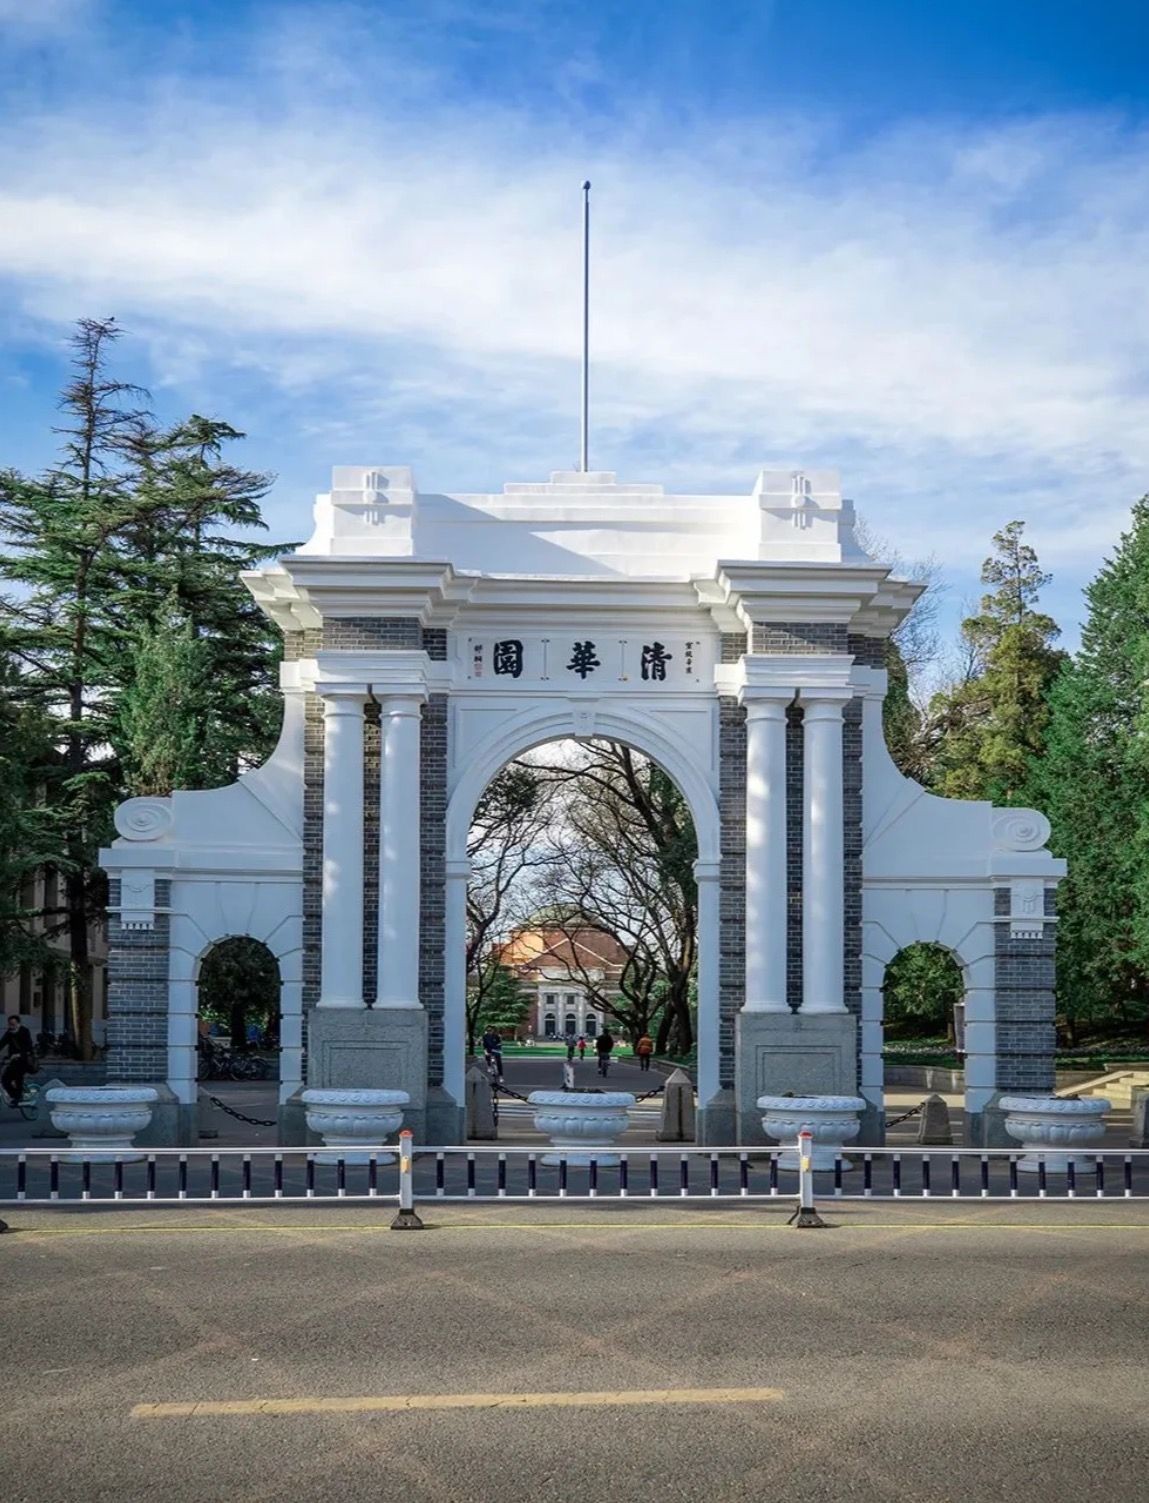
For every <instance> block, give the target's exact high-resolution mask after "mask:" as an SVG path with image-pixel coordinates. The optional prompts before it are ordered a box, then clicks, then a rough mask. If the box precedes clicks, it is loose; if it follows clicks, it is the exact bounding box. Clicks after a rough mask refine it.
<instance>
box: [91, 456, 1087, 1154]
mask: <svg viewBox="0 0 1149 1503" xmlns="http://www.w3.org/2000/svg"><path fill="white" fill-rule="evenodd" d="M853 524H854V512H853V505H852V503H851V502H850V501H849V500H847V499H845V498H844V497H843V495H842V492H841V487H840V484H839V480H838V476H837V474H836V473H835V472H834V471H831V470H818V471H812V470H809V471H808V470H803V469H802V468H800V467H798V466H775V467H769V468H765V469H763V470H762V471H761V472H760V473H759V474H758V475H757V477H756V478H755V479H754V480H753V482H752V484H751V485H750V486H749V487H748V488H747V489H745V490H743V491H742V492H740V493H733V494H726V495H709V496H702V495H668V494H666V493H665V492H664V491H663V488H662V487H661V486H660V485H656V484H649V483H620V482H619V481H617V480H616V479H615V477H614V475H612V474H609V473H604V472H591V473H574V474H572V473H567V472H562V473H558V474H555V475H553V476H552V477H551V479H550V481H549V482H546V483H539V484H510V485H507V486H506V487H504V489H503V491H502V492H499V493H495V494H471V493H461V492H452V493H450V494H440V493H433V492H424V491H420V490H419V488H418V487H417V485H416V483H415V479H414V476H413V474H412V472H411V470H409V469H407V468H404V467H402V466H391V465H367V466H343V467H339V468H337V469H336V470H335V472H334V474H333V477H332V484H331V489H330V490H329V491H327V492H325V493H324V494H322V495H321V496H320V497H319V498H318V500H317V503H316V508H315V531H314V534H313V536H312V537H311V538H310V539H309V540H308V541H307V542H306V543H305V544H303V546H302V547H300V548H299V549H297V550H296V552H294V553H292V554H289V555H288V556H287V557H285V558H283V559H281V560H280V561H279V562H277V563H274V564H269V565H267V566H265V567H263V568H261V569H259V570H256V571H253V572H252V573H250V574H248V575H246V576H245V578H244V583H245V584H246V585H247V587H248V588H249V589H250V590H251V592H252V593H253V595H254V596H255V598H256V600H257V601H258V602H259V603H260V605H261V606H262V607H263V608H264V610H265V611H266V612H267V614H268V615H269V617H270V618H271V619H272V620H273V621H274V622H275V623H276V625H277V626H278V627H279V628H280V629H281V630H282V632H283V636H284V659H285V661H284V663H283V668H282V676H281V682H282V687H283V697H284V720H283V732H282V736H281V738H280V742H279V745H278V747H277V749H276V751H275V752H274V754H273V755H272V757H271V758H270V759H269V761H268V762H267V763H266V764H265V765H264V766H263V767H261V768H258V769H257V770H255V771H253V772H249V773H246V774H245V775H244V776H243V777H241V778H240V779H239V781H238V782H236V783H234V784H232V785H231V786H229V787H226V788H218V789H214V790H210V791H196V792H191V791H187V792H185V791H179V792H176V793H174V794H173V795H172V796H171V798H165V799H156V798H146V799H133V800H130V801H129V802H128V803H127V804H125V805H123V806H122V807H121V808H120V810H119V811H118V813H117V817H116V828H117V831H118V833H119V838H118V839H117V840H116V842H115V844H114V845H113V846H112V847H111V848H110V849H109V850H106V851H104V852H103V853H102V858H101V859H102V861H103V864H104V866H105V868H106V870H107V872H108V875H109V877H110V879H111V895H112V896H111V918H110V931H109V939H110V947H111V955H110V961H109V967H108V971H109V1024H108V1041H109V1042H108V1053H109V1066H110V1069H111V1070H112V1072H113V1073H114V1074H115V1075H116V1076H117V1077H118V1078H123V1079H125V1080H127V1081H130V1082H140V1083H147V1084H149V1085H152V1086H155V1087H156V1088H157V1089H158V1091H159V1097H160V1099H159V1100H158V1101H157V1102H156V1105H155V1113H154V1121H153V1127H152V1132H153V1134H154V1135H155V1136H156V1137H157V1139H162V1140H163V1141H167V1142H185V1143H190V1142H194V1141H196V1136H195V1135H196V1131H197V1123H196V1093H197V1085H196V1005H197V981H198V976H199V969H200V966H201V964H202V962H203V959H204V956H205V955H206V954H207V953H208V952H209V951H210V950H211V948H212V946H213V945H214V944H216V943H218V942H219V941H220V940H222V939H225V938H228V937H230V936H233V935H249V936H252V937H254V938H256V939H259V940H261V941H263V943H265V944H266V945H267V946H268V948H269V949H270V951H271V952H272V954H273V955H274V957H275V959H276V961H277V963H278V965H279V970H280V976H281V979H282V989H281V1011H282V1017H281V1021H280V1030H279V1036H280V1045H281V1047H280V1054H279V1063H280V1136H281V1140H282V1141H284V1142H295V1143H298V1142H302V1141H303V1134H304V1131H305V1124H304V1112H305V1107H304V1104H303V1101H302V1098H301V1095H300V1092H301V1090H302V1089H303V1087H304V1086H307V1087H309V1088H315V1089H322V1090H373V1089H382V1090H403V1091H406V1092H407V1093H408V1095H409V1096H410V1105H409V1107H408V1108H407V1110H406V1117H407V1123H408V1125H409V1126H410V1127H411V1128H412V1130H413V1132H414V1134H415V1140H416V1142H423V1143H429V1142H433V1143H438V1144H451V1143H454V1142H458V1141H459V1140H460V1139H461V1138H462V1136H463V1132H464V1125H463V1124H464V1103H465V1089H464V1076H465V1048H466V1038H465V1034H466V1029H465V1012H466V987H467V978H466V975H465V959H464V952H465V930H466V889H467V879H468V875H469V867H468V861H467V832H468V829H469V827H470V824H471V820H472V816H473V813H474V810H475V806H476V803H477V801H478V799H479V798H480V797H481V795H482V793H483V790H484V788H485V787H486V786H487V784H488V783H489V782H490V780H491V778H492V777H494V776H495V774H496V773H497V772H498V771H499V770H500V768H502V767H503V766H504V765H505V764H506V763H507V762H508V761H509V760H511V759H513V758H514V757H517V756H520V755H522V754H523V753H524V752H526V751H528V750H530V749H531V748H533V747H537V746H540V745H542V744H543V743H545V742H548V741H553V740H557V739H560V738H564V737H574V738H576V739H578V740H588V739H594V738H604V739H611V740H616V741H620V742H625V743H626V744H627V745H629V746H631V747H634V748H636V749H637V750H638V751H640V752H642V753H644V754H645V755H647V756H649V757H651V758H652V759H654V760H655V761H656V762H658V763H659V764H660V765H661V766H662V768H663V769H664V770H665V771H666V773H668V774H669V776H670V777H671V778H673V779H674V781H675V782H676V783H677V785H678V787H679V788H680V789H681V791H682V794H683V796H684V798H685V800H686V802H687V804H688V806H689V808H690V812H691V816H692V818H693V822H694V827H695V830H696V832H697V837H698V860H697V863H696V866H695V876H696V878H697V882H698V973H697V999H698V1002H697V1038H698V1062H697V1071H696V1087H697V1096H698V1136H699V1140H700V1141H701V1142H704V1143H709V1144H716V1145H718V1144H735V1143H760V1142H762V1141H763V1129H762V1125H761V1113H760V1111H759V1110H758V1107H757V1105H756V1103H757V1100H758V1098H759V1097H760V1096H762V1095H764V1094H765V1095H780V1094H782V1093H783V1092H793V1093H795V1094H798V1095H846V1096H854V1095H857V1096H860V1097H862V1098H863V1099H864V1101H865V1111H864V1113H863V1123H862V1129H861V1138H862V1140H863V1141H864V1142H867V1143H878V1142H880V1141H881V1138H882V1131H883V1127H882V1124H883V1121H884V1115H885V1114H884V1092H883V1064H882V1046H883V1026H882V983H883V980H884V977H885V972H886V967H887V965H888V964H889V962H890V961H891V960H892V959H893V958H894V956H895V955H896V954H897V953H898V951H899V950H900V949H902V947H903V946H905V945H907V944H910V943H913V942H918V941H929V942H932V943H936V944H939V945H942V946H944V947H945V948H947V949H948V950H949V951H950V952H951V953H952V954H953V956H954V957H955V959H956V960H957V963H958V964H959V966H960V967H961V970H962V974H963V976H964V979H965V988H966V989H965V999H964V1000H965V1017H966V1029H965V1044H966V1056H965V1065H966V1069H965V1084H966V1099H965V1105H966V1112H967V1123H966V1141H967V1142H969V1143H983V1144H987V1145H988V1144H997V1145H1000V1144H1004V1143H1005V1142H1006V1141H1007V1139H1006V1137H1005V1133H1004V1127H1003V1114H1002V1112H1001V1110H1000V1108H999V1105H998V1102H999V1097H1000V1095H1001V1094H1002V1093H1003V1092H1005V1093H1008V1092H1016V1091H1025V1092H1038V1093H1040V1092H1047V1091H1049V1090H1050V1089H1051V1088H1052V1086H1053V1073H1052V1070H1053V1053H1052V1050H1053V990H1052V988H1053V928H1054V923H1055V913H1054V897H1055V889H1056V886H1057V883H1058V881H1059V879H1060V877H1061V876H1062V875H1063V873H1064V870H1065V867H1064V863H1063V862H1061V861H1057V860H1054V859H1053V858H1052V857H1051V856H1050V854H1049V852H1048V851H1047V850H1046V849H1045V841H1046V838H1047V836H1048V832H1049V827H1048V824H1047V823H1046V821H1045V819H1044V818H1043V817H1042V816H1041V815H1040V814H1038V813H1035V812H1034V811H1032V810H998V809H994V808H992V807H991V806H990V805H989V804H988V803H978V802H969V801H964V800H962V801H954V802H950V801H947V800H945V799H940V798H937V797H935V796H934V795H932V794H930V793H927V792H926V791H925V790H924V789H922V788H920V787H919V786H918V785H917V784H916V783H914V782H912V781H910V780H909V779H908V778H905V777H903V775H902V774H901V773H900V772H899V771H898V770H897V768H896V767H895V766H894V764H893V762H892V761H891V759H890V756H889V753H888V751H887V749H886V746H885V742H884V739H883V735H882V701H883V698H884V696H885V692H886V682H887V680H886V671H885V661H886V647H887V642H888V639H889V636H890V633H891V632H892V631H893V629H894V628H895V627H896V626H897V624H898V622H899V621H901V620H902V619H903V617H904V616H905V615H906V613H907V612H908V611H909V609H910V608H911V606H912V604H913V602H914V599H915V598H916V596H917V593H918V590H919V586H917V585H915V584H913V583H911V582H909V581H907V580H904V579H900V578H898V577H897V576H896V574H894V573H893V572H892V571H891V569H890V568H889V567H888V565H886V564H884V563H882V562H880V561H879V560H876V559H873V558H869V557H867V555H866V554H865V553H864V552H863V551H862V549H861V548H860V547H859V545H858V542H857V539H856V537H855V535H854V525H853ZM305 1038H306V1049H307V1056H306V1058H307V1065H306V1079H304V1041H305Z"/></svg>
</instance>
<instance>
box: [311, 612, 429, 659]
mask: <svg viewBox="0 0 1149 1503" xmlns="http://www.w3.org/2000/svg"><path fill="white" fill-rule="evenodd" d="M323 645H324V647H327V648H330V649H332V650H334V651H338V650H339V649H340V648H342V649H343V650H344V651H353V650H355V649H357V648H360V649H371V648H378V647H393V648H419V647H422V645H423V628H422V627H421V626H420V625H419V623H418V621H416V620H414V619H413V618H410V617H407V616H342V617H339V618H337V619H332V620H330V621H325V622H324V623H323Z"/></svg>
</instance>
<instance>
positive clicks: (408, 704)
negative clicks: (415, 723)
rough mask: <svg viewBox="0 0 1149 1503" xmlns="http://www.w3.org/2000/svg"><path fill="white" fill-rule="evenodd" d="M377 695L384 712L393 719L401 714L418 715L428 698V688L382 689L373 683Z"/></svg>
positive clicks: (381, 709)
mask: <svg viewBox="0 0 1149 1503" xmlns="http://www.w3.org/2000/svg"><path fill="white" fill-rule="evenodd" d="M373 689H374V692H375V697H376V699H377V700H378V701H379V708H380V711H381V712H382V714H384V715H386V717H387V718H388V719H389V720H391V719H394V718H395V717H396V716H400V715H414V716H416V717H418V715H419V714H420V712H421V710H422V707H423V705H424V704H425V703H426V700H427V691H426V689H421V688H420V689H412V688H410V687H404V688H403V689H396V690H391V689H387V688H384V689H382V690H381V689H380V686H379V685H378V684H375V685H373Z"/></svg>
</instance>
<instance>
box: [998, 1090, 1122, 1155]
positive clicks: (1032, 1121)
mask: <svg viewBox="0 0 1149 1503" xmlns="http://www.w3.org/2000/svg"><path fill="white" fill-rule="evenodd" d="M998 1105H999V1106H1000V1108H1001V1110H1002V1111H1003V1112H1005V1114H1006V1118H1005V1130H1006V1132H1007V1133H1008V1134H1009V1136H1010V1137H1011V1138H1014V1139H1015V1140H1016V1141H1017V1142H1019V1143H1020V1144H1021V1145H1022V1147H1023V1148H1024V1149H1025V1157H1024V1158H1020V1159H1018V1161H1017V1167H1018V1169H1020V1170H1022V1171H1023V1172H1024V1173H1027V1174H1036V1173H1037V1168H1038V1159H1037V1154H1038V1152H1039V1151H1040V1152H1041V1153H1042V1154H1043V1156H1044V1159H1045V1169H1046V1173H1047V1174H1064V1173H1065V1171H1066V1169H1067V1167H1068V1166H1069V1164H1070V1162H1072V1164H1073V1167H1074V1169H1075V1170H1091V1169H1092V1168H1093V1165H1094V1160H1093V1159H1092V1158H1088V1157H1082V1156H1080V1150H1082V1149H1086V1150H1088V1149H1090V1148H1098V1147H1100V1145H1101V1140H1102V1139H1103V1138H1104V1136H1105V1113H1106V1112H1107V1111H1108V1110H1109V1102H1108V1101H1105V1100H1104V1099H1102V1098H1100V1097H1096V1098H1085V1099H1083V1100H1081V1101H1070V1100H1066V1099H1065V1098H1063V1097H1061V1096H1003V1097H1002V1098H1001V1100H1000V1101H999V1102H998ZM1057 1149H1070V1150H1077V1152H1072V1151H1071V1152H1068V1153H1066V1152H1061V1153H1059V1152H1056V1151H1051V1150H1057Z"/></svg>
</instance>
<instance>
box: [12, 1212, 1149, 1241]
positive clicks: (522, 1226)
mask: <svg viewBox="0 0 1149 1503" xmlns="http://www.w3.org/2000/svg"><path fill="white" fill-rule="evenodd" d="M829 1214H830V1215H833V1214H834V1209H833V1207H831V1208H829ZM428 1229H429V1230H433V1231H436V1232H473V1231H484V1232H552V1231H580V1232H626V1233H636V1232H704V1231H724V1232H735V1231H737V1232H754V1233H755V1234H756V1235H761V1234H762V1233H763V1232H783V1233H785V1234H786V1235H787V1236H789V1235H790V1234H791V1233H792V1231H793V1228H792V1227H789V1226H787V1225H786V1223H785V1222H784V1221H783V1220H781V1219H778V1220H776V1221H766V1220H758V1219H746V1220H740V1221H711V1220H705V1221H648V1222H643V1221H641V1220H638V1219H636V1220H635V1221H634V1222H631V1223H627V1222H624V1221H610V1222H605V1221H597V1222H587V1221H457V1222H447V1221H438V1222H435V1223H434V1224H433V1225H430V1224H429V1227H428ZM832 1229H833V1230H835V1231H842V1232H847V1231H849V1232H871V1231H872V1232H882V1231H885V1232H891V1231H915V1232H948V1231H982V1232H988V1231H994V1232H1035V1231H1043V1232H1044V1231H1059V1232H1076V1231H1082V1232H1087V1231H1092V1232H1097V1231H1109V1232H1116V1231H1125V1232H1145V1231H1149V1221H1048V1220H1046V1219H1045V1217H1042V1219H1041V1220H1040V1221H995V1220H989V1219H986V1220H984V1221H947V1220H945V1219H944V1218H943V1219H941V1220H938V1221H916V1220H910V1219H908V1218H907V1219H903V1220H898V1221H868V1220H864V1219H858V1220H853V1219H852V1218H851V1217H850V1216H849V1214H848V1213H847V1214H846V1215H845V1216H843V1217H842V1219H841V1220H836V1221H835V1222H834V1223H833V1228H832ZM12 1230H13V1231H17V1232H18V1233H19V1237H20V1241H21V1242H23V1241H24V1240H25V1239H31V1238H33V1237H48V1238H53V1239H56V1238H62V1239H67V1238H69V1237H117V1236H118V1237H127V1236H131V1235H133V1234H134V1233H139V1232H149V1233H150V1232H163V1233H168V1234H183V1233H185V1232H188V1233H191V1232H195V1233H211V1234H213V1235H215V1236H220V1235H228V1234H232V1235H241V1236H242V1235H245V1234H246V1235H251V1234H252V1233H255V1232H259V1233H261V1234H262V1233H265V1232H268V1233H271V1234H272V1235H280V1236H291V1235H297V1234H298V1233H300V1232H308V1233H316V1232H360V1233H370V1234H375V1233H378V1232H383V1233H385V1232H388V1231H389V1230H390V1226H389V1224H388V1223H387V1222H385V1221H380V1222H379V1223H377V1224H376V1225H374V1226H372V1225H371V1224H369V1223H365V1224H362V1225H357V1224H356V1223H354V1222H347V1223H342V1222H341V1223H339V1224H337V1225H324V1224H322V1223H320V1224H319V1225H309V1224H308V1223H307V1222H304V1221H297V1222H291V1223H289V1224H287V1225H285V1226H273V1225H272V1224H271V1223H270V1222H267V1221H247V1222H246V1224H241V1223H240V1222H238V1221H233V1222H229V1223H228V1224H227V1225H225V1226H179V1225H175V1226H168V1225H153V1226H148V1225H144V1226H94V1227H60V1228H56V1227H47V1226H27V1227H13V1228H12Z"/></svg>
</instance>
